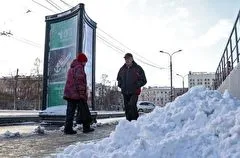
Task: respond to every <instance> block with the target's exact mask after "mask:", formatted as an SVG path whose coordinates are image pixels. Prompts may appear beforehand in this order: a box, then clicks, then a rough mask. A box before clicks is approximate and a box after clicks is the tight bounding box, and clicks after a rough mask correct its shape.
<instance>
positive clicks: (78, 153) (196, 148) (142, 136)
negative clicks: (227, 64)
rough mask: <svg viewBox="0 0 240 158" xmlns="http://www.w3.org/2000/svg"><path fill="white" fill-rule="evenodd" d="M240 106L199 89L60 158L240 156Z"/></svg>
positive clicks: (73, 148)
mask: <svg viewBox="0 0 240 158" xmlns="http://www.w3.org/2000/svg"><path fill="white" fill-rule="evenodd" d="M239 140H240V101H239V100H236V99H235V98H233V97H231V96H230V95H229V93H228V92H227V91H226V92H225V93H224V94H223V95H222V94H220V93H219V92H218V91H213V90H208V89H205V88H204V87H194V88H192V89H190V90H189V91H188V92H187V93H186V94H184V95H182V96H180V97H178V98H177V99H176V100H175V101H174V102H172V103H169V104H167V105H166V106H165V107H164V108H155V110H154V111H153V112H151V113H149V114H147V115H143V116H141V117H140V118H139V119H138V120H137V121H132V122H128V121H126V120H121V121H120V122H119V124H118V125H117V126H116V129H115V131H114V132H112V133H111V135H110V136H109V137H108V138H105V139H103V140H101V141H99V142H97V143H94V142H92V143H88V144H82V143H78V144H76V145H71V146H69V147H67V148H66V149H65V150H64V151H63V152H62V153H58V154H57V156H58V157H59V158H61V157H84V158H123V157H124V158H146V157H147V158H159V157H160V158H173V157H178V158H193V157H195V158H198V157H202V158H203V157H204V158H205V157H211V158H219V157H222V158H227V157H233V158H237V157H240V141H239Z"/></svg>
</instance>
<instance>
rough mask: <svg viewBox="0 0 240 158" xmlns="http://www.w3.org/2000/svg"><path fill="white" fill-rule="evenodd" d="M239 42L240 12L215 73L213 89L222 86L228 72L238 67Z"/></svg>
mask: <svg viewBox="0 0 240 158" xmlns="http://www.w3.org/2000/svg"><path fill="white" fill-rule="evenodd" d="M239 41H240V10H239V12H238V16H237V19H236V21H235V23H234V26H233V29H232V32H231V34H230V37H229V39H228V41H227V45H226V47H225V49H224V51H223V55H222V58H221V60H220V62H219V64H218V67H217V70H216V73H215V89H217V88H218V87H219V86H220V85H221V84H222V82H223V81H224V80H225V79H226V77H227V76H228V75H229V74H230V72H231V71H232V70H233V69H234V68H235V67H236V66H237V65H238V63H239V58H240V51H239V47H240V45H239Z"/></svg>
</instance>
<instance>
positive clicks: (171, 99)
mask: <svg viewBox="0 0 240 158" xmlns="http://www.w3.org/2000/svg"><path fill="white" fill-rule="evenodd" d="M181 51H182V50H181V49H180V50H178V51H175V52H173V53H172V54H170V53H168V52H165V51H162V50H160V51H159V52H160V53H164V54H167V55H169V58H170V85H171V89H170V101H171V102H172V101H173V86H172V56H173V55H174V54H176V53H178V52H181Z"/></svg>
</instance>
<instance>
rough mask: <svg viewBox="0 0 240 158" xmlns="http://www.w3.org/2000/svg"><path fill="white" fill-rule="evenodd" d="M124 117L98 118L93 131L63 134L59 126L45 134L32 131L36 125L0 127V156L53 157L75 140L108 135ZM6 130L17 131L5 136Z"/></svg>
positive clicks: (87, 139)
mask: <svg viewBox="0 0 240 158" xmlns="http://www.w3.org/2000/svg"><path fill="white" fill-rule="evenodd" d="M121 119H124V118H115V119H113V118H111V119H100V120H98V122H99V123H98V124H97V126H96V127H95V131H94V132H93V133H89V134H84V133H82V131H81V130H78V134H76V135H64V134H63V132H62V131H61V130H60V128H56V130H45V134H37V133H33V130H34V129H35V128H36V127H37V125H22V126H3V127H0V157H1V158H4V157H8V158H9V157H55V156H56V155H55V154H56V153H58V152H61V151H63V149H64V148H66V147H67V146H69V145H71V144H75V143H77V142H94V141H97V140H100V139H102V138H105V137H107V136H109V134H110V133H111V132H112V131H113V130H115V126H116V124H117V121H118V120H121ZM6 131H9V132H10V133H14V132H15V133H19V134H18V135H17V136H15V137H12V138H10V137H6V136H4V134H5V135H6V133H7V132H6Z"/></svg>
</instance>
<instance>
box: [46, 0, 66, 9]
mask: <svg viewBox="0 0 240 158" xmlns="http://www.w3.org/2000/svg"><path fill="white" fill-rule="evenodd" d="M49 2H52V4H54V5H55V6H56V7H58V8H59V9H61V10H63V8H61V7H60V6H59V5H57V4H56V3H55V2H53V1H52V0H49Z"/></svg>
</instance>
